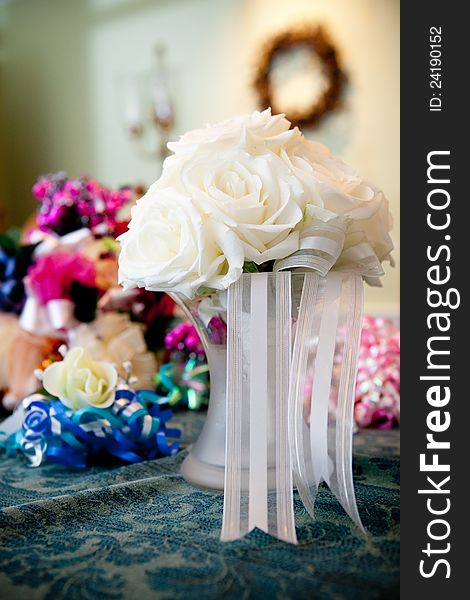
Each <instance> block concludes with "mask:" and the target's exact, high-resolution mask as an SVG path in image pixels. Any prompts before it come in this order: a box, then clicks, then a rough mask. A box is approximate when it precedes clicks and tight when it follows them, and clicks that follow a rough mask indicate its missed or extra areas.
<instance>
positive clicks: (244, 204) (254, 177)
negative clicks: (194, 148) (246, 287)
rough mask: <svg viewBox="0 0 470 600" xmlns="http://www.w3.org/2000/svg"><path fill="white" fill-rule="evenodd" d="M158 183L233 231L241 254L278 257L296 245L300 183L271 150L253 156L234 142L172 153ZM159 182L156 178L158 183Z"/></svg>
mask: <svg viewBox="0 0 470 600" xmlns="http://www.w3.org/2000/svg"><path fill="white" fill-rule="evenodd" d="M175 158H176V159H177V160H175V161H174V162H173V163H172V164H171V165H168V166H167V168H166V173H165V176H164V183H162V184H164V185H168V186H171V187H173V188H175V189H177V190H179V191H180V192H181V193H183V194H184V195H186V196H188V197H190V198H191V199H192V200H193V201H194V202H195V203H196V204H197V205H198V207H199V208H200V210H201V211H202V212H203V213H204V214H205V215H207V216H208V217H209V218H210V220H211V221H212V222H217V223H219V222H220V223H223V224H225V225H226V226H227V227H229V228H230V230H231V231H232V232H233V233H234V234H235V235H236V236H237V238H238V239H239V240H240V242H241V243H242V246H243V252H244V256H245V259H246V260H249V261H253V262H255V263H257V264H261V263H263V262H266V261H269V260H275V259H277V258H283V257H285V256H287V255H288V254H291V253H292V252H295V251H296V250H297V249H298V247H299V234H298V231H295V230H294V228H295V227H296V225H297V224H298V223H299V222H300V221H301V220H302V216H303V212H302V208H301V206H302V205H303V204H304V202H305V200H304V188H303V186H302V184H301V182H300V181H299V179H298V178H297V177H295V176H294V175H293V174H292V172H291V170H290V169H289V168H288V165H287V164H286V163H285V161H283V160H282V159H281V158H279V157H278V156H277V155H276V154H274V153H273V152H270V151H268V152H267V153H265V154H262V155H257V156H253V155H251V154H249V153H247V152H246V151H245V150H242V149H239V148H228V149H226V150H223V151H218V147H217V146H216V148H215V149H214V154H212V153H211V154H205V153H202V155H199V153H197V154H196V155H195V156H194V157H187V156H183V157H175ZM159 185H160V184H159Z"/></svg>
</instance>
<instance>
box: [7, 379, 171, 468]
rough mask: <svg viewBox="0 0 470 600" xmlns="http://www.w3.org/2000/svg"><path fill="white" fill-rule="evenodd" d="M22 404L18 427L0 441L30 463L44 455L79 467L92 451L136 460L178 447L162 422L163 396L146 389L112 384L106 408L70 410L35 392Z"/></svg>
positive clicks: (166, 415) (165, 453) (167, 416)
mask: <svg viewBox="0 0 470 600" xmlns="http://www.w3.org/2000/svg"><path fill="white" fill-rule="evenodd" d="M28 400H29V403H28ZM25 404H26V413H25V416H24V418H23V423H22V427H21V430H19V431H16V432H14V433H12V434H11V435H10V436H8V438H7V439H6V440H5V441H3V442H1V443H0V445H1V446H3V447H4V448H5V450H6V453H7V456H12V455H13V454H15V453H16V451H20V452H22V453H23V454H25V455H26V456H27V458H28V459H29V461H30V463H31V466H39V465H40V464H41V463H42V462H44V461H50V462H54V463H58V464H62V465H65V466H67V467H72V468H77V469H81V468H84V467H86V466H87V465H88V464H89V462H90V461H91V460H92V459H93V458H94V457H96V456H98V455H110V456H114V457H117V458H119V459H121V460H124V461H126V462H129V463H137V462H142V461H144V460H152V459H155V458H160V457H163V456H172V455H174V454H175V453H176V452H178V449H179V442H178V441H177V440H178V438H179V437H180V435H181V431H180V430H179V429H175V428H168V427H167V425H166V424H167V423H168V421H169V420H170V419H171V418H172V417H173V412H172V411H171V410H170V409H166V408H162V405H163V404H164V402H162V399H161V398H160V397H159V396H157V394H155V392H153V391H151V390H137V391H134V390H132V389H131V388H127V387H126V388H121V389H118V390H117V392H116V397H115V402H114V404H113V405H112V406H110V407H109V408H96V407H87V408H82V409H80V410H78V411H73V410H70V409H67V408H66V407H65V406H64V405H63V404H62V403H61V402H60V401H59V400H54V399H50V398H48V397H47V396H42V395H39V394H35V395H34V399H33V396H31V397H29V398H28V399H26V401H25ZM169 439H173V440H174V441H172V442H169Z"/></svg>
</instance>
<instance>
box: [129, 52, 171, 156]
mask: <svg viewBox="0 0 470 600" xmlns="http://www.w3.org/2000/svg"><path fill="white" fill-rule="evenodd" d="M165 54H166V49H165V46H163V45H162V44H159V45H158V46H157V47H156V52H155V65H154V67H153V69H152V70H151V71H150V72H146V73H138V72H135V73H128V74H125V75H122V76H121V77H120V79H119V96H120V101H121V105H122V106H121V112H122V119H123V122H124V126H125V128H126V131H127V133H128V135H129V138H130V139H131V140H132V141H133V143H134V144H135V145H136V147H137V148H138V150H139V152H141V153H143V154H144V155H146V156H150V157H154V158H157V159H159V160H163V159H164V158H166V156H168V154H169V152H168V149H167V147H166V145H167V142H168V140H169V138H170V135H171V132H172V131H173V127H174V121H175V119H174V110H173V101H172V95H171V87H170V84H171V82H170V73H169V70H168V67H167V63H166V59H165Z"/></svg>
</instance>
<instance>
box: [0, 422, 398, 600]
mask: <svg viewBox="0 0 470 600" xmlns="http://www.w3.org/2000/svg"><path fill="white" fill-rule="evenodd" d="M203 418H204V415H202V414H196V413H191V414H184V415H178V416H177V417H176V419H175V421H178V422H179V423H178V424H179V425H180V426H182V427H183V431H184V441H185V442H186V443H188V442H190V441H191V440H192V439H194V437H195V435H196V434H197V431H198V430H199V428H200V426H201V423H202V421H203ZM398 444H399V436H398V432H397V431H389V432H371V431H366V432H361V433H359V434H358V435H357V436H355V458H354V470H355V482H356V493H357V501H358V506H359V512H360V514H361V517H362V519H363V522H364V525H365V527H366V529H367V531H368V536H367V538H366V537H364V536H363V535H362V534H361V533H360V532H359V531H358V530H357V529H356V528H355V527H354V525H353V524H352V522H351V521H350V519H349V517H348V516H347V515H346V514H345V513H344V511H343V509H342V508H341V506H340V505H339V504H338V502H337V501H336V500H335V498H334V497H333V496H332V495H331V493H330V492H329V490H328V489H327V488H326V487H322V489H321V491H320V493H319V494H318V497H317V504H316V517H317V518H316V520H315V521H312V519H311V518H310V517H309V516H308V514H307V513H306V511H305V509H304V508H303V506H302V503H301V502H300V500H299V498H298V496H297V494H296V495H295V513H296V523H297V535H298V538H299V544H298V546H291V545H289V544H286V543H284V542H281V541H279V540H276V539H273V538H271V537H270V536H268V535H266V534H264V533H263V532H261V531H259V530H255V531H253V532H251V533H250V534H249V535H248V536H247V537H246V538H244V539H242V540H239V541H237V542H231V543H221V542H220V541H219V534H220V527H221V520H222V507H223V495H222V494H221V493H217V492H212V491H207V490H202V489H197V488H195V487H192V486H190V485H189V484H187V483H186V482H185V481H184V480H183V479H182V477H181V475H180V474H179V467H180V464H181V462H182V460H183V459H184V457H185V456H186V452H187V450H183V451H182V452H181V453H179V454H178V455H177V456H175V457H173V458H165V459H160V460H156V461H150V462H145V463H141V464H137V465H130V466H129V465H127V466H122V465H113V466H109V465H108V466H104V465H102V466H96V467H93V468H90V469H88V470H85V471H81V472H76V471H75V472H71V471H70V470H67V469H65V468H62V467H59V466H57V465H44V466H42V467H40V468H37V469H31V468H29V467H28V466H27V465H26V463H25V461H24V460H23V459H22V458H17V459H11V458H10V459H7V458H5V456H4V455H3V454H2V455H0V481H1V483H0V506H1V512H0V599H1V600H4V599H5V600H6V599H10V598H18V599H23V598H24V599H31V600H34V599H48V600H59V599H66V600H78V599H90V600H91V599H93V600H97V599H100V600H108V599H109V600H111V599H113V600H114V599H116V600H117V599H120V598H124V599H128V598H129V599H134V598H135V599H137V600H146V599H158V598H165V599H178V600H179V599H181V600H192V599H193V598H195V599H196V598H197V599H201V600H206V599H207V600H211V599H214V600H215V599H219V598H224V599H226V600H232V599H233V600H240V599H245V598H247V599H248V598H250V599H251V598H252V599H263V598H269V599H279V600H280V599H282V600H286V599H299V600H305V599H310V598H312V599H320V600H321V599H327V600H330V599H345V600H354V599H356V598H360V599H361V600H369V599H370V600H372V599H387V598H390V599H391V598H398V595H399V593H398V578H399V574H398V569H399V459H398Z"/></svg>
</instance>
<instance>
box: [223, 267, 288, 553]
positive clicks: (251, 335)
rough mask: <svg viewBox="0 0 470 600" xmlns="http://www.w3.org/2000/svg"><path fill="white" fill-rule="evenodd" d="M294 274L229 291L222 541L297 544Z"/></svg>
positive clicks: (246, 282) (258, 278)
mask: <svg viewBox="0 0 470 600" xmlns="http://www.w3.org/2000/svg"><path fill="white" fill-rule="evenodd" d="M290 280H291V275H290V273H274V274H268V273H258V274H256V275H255V276H252V275H251V274H245V275H243V276H242V277H241V278H240V279H239V280H238V281H237V282H236V283H234V284H233V285H232V286H230V288H229V290H228V315H229V323H228V337H227V420H226V427H227V435H226V450H225V456H226V465H225V496H224V514H223V523H222V534H221V539H222V541H229V540H234V539H237V538H239V537H242V536H243V535H245V534H246V533H248V532H249V531H251V530H252V529H254V528H255V527H258V528H260V529H262V530H263V531H265V532H266V533H270V534H272V535H274V536H276V537H279V538H280V539H282V540H285V541H288V542H291V543H296V541H297V540H296V534H295V527H294V515H293V508H292V503H293V498H292V468H291V461H290V453H289V443H288V427H287V424H288V418H287V416H288V412H287V411H288V406H287V401H288V386H289V370H290V353H291V348H290V333H291V322H292V319H291V301H290V298H291V296H290V287H291V286H290Z"/></svg>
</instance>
